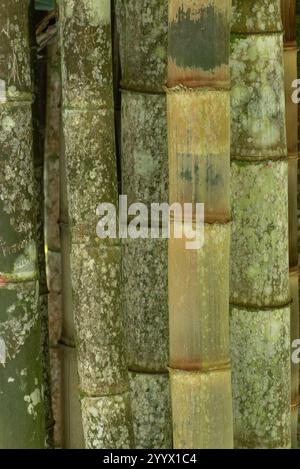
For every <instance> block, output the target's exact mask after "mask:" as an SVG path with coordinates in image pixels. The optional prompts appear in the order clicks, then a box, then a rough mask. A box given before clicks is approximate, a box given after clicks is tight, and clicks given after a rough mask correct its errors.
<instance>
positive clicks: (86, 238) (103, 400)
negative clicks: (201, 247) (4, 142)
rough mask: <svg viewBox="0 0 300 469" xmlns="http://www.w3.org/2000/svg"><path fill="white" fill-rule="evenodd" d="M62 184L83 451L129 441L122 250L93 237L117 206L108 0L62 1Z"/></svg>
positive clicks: (116, 245) (129, 420)
mask: <svg viewBox="0 0 300 469" xmlns="http://www.w3.org/2000/svg"><path fill="white" fill-rule="evenodd" d="M60 4H61V14H60V20H61V41H62V87H63V129H64V144H65V158H66V181H67V191H68V202H69V221H70V231H71V278H72V291H73V301H74V316H75V327H76V342H77V346H78V369H79V377H80V388H81V407H82V418H83V430H84V436H85V444H86V447H87V448H119V449H122V448H123V449H124V448H129V447H130V446H131V445H132V444H133V443H132V429H131V414H130V401H129V387H128V376H127V367H126V360H125V353H124V344H123V328H122V326H123V318H122V314H121V311H122V308H121V298H120V295H119V292H120V286H121V249H120V246H119V245H118V243H117V241H115V240H110V239H106V240H100V239H99V238H97V236H96V226H97V223H98V219H97V215H96V209H97V206H98V205H99V204H100V203H101V202H109V203H112V204H114V205H115V206H117V203H118V185H117V170H116V155H115V133H114V105H113V82H112V54H111V3H110V0H92V1H91V0H79V1H77V2H70V1H69V0H62V1H61V2H60Z"/></svg>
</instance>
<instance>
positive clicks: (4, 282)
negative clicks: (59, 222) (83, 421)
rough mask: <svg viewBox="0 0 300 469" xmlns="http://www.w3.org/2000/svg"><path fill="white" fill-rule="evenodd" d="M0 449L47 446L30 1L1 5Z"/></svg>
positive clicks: (10, 2)
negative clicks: (37, 231)
mask: <svg viewBox="0 0 300 469" xmlns="http://www.w3.org/2000/svg"><path fill="white" fill-rule="evenodd" d="M0 57H1V59H2V60H1V62H0V89H1V91H0V123H1V124H0V125H1V132H0V142H1V152H0V183H1V191H0V193H1V200H0V218H1V231H0V245H1V251H0V304H1V315H0V355H1V358H0V362H1V369H0V394H1V405H0V447H1V448H43V447H44V444H45V418H44V406H43V403H44V399H43V392H42V357H41V315H40V312H39V306H38V305H39V291H38V272H37V235H36V201H35V192H34V191H35V184H34V167H33V151H32V137H33V135H32V111H31V102H32V89H31V85H32V83H31V67H30V62H31V60H30V46H29V2H28V1H23V2H19V1H17V0H9V1H2V2H1V4H0Z"/></svg>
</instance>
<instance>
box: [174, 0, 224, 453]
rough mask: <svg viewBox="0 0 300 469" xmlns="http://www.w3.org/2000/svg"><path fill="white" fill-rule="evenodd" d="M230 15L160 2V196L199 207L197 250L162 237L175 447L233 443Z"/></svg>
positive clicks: (207, 6) (201, 5)
mask: <svg viewBox="0 0 300 469" xmlns="http://www.w3.org/2000/svg"><path fill="white" fill-rule="evenodd" d="M230 14H231V1H230V0H228V1H223V2H218V1H210V0H208V1H204V0H201V1H197V2H196V1H193V0H186V1H179V0H170V1H169V45H168V46H169V51H168V92H167V105H168V141H169V178H170V190H169V194H170V195H169V199H170V204H172V203H174V202H180V203H182V204H183V203H193V204H196V203H204V204H205V224H204V232H205V240H204V246H203V247H202V248H201V249H197V250H187V249H186V245H185V241H186V239H175V238H171V239H170V241H169V312H170V378H171V398H172V415H173V441H174V447H175V448H187V449H188V448H200V449H202V448H232V446H233V434H232V433H233V432H232V402H231V371H230V357H229V246H230V222H229V220H230V201H229V182H230V179H229V176H230V93H229V86H230V75H229V43H230V41H229V40H230ZM194 216H195V205H194V212H193V217H194ZM170 222H171V225H173V226H174V225H175V224H176V223H179V222H180V221H179V220H177V219H176V217H174V219H171V220H170ZM180 223H181V222H180ZM171 233H172V227H171Z"/></svg>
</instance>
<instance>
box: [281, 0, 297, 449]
mask: <svg viewBox="0 0 300 469" xmlns="http://www.w3.org/2000/svg"><path fill="white" fill-rule="evenodd" d="M281 13H282V20H283V29H284V70H285V107H286V136H287V149H288V159H289V161H288V164H289V191H288V194H289V266H290V293H291V300H292V304H291V345H292V344H293V342H294V340H295V339H298V338H299V270H298V249H297V243H298V232H297V230H298V214H297V196H298V181H297V173H298V105H297V103H295V102H293V99H292V95H293V92H294V88H293V82H294V80H296V79H297V38H296V0H284V1H283V0H281ZM291 351H292V352H293V347H292V346H291ZM291 366H292V375H291V377H292V381H291V418H292V423H291V431H292V448H297V427H298V408H299V365H298V364H296V363H293V362H292V365H291Z"/></svg>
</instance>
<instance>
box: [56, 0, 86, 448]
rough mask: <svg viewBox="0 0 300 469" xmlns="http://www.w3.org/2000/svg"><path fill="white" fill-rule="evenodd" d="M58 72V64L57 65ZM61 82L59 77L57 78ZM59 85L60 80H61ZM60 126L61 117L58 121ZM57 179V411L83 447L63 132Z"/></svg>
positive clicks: (66, 431) (72, 443)
mask: <svg viewBox="0 0 300 469" xmlns="http://www.w3.org/2000/svg"><path fill="white" fill-rule="evenodd" d="M56 3H57V7H58V6H59V8H58V15H59V16H60V13H61V5H60V2H59V1H57V2H56ZM61 50H62V31H60V54H61ZM60 73H61V67H60ZM60 81H61V82H62V77H61V79H60ZM61 86H62V83H61ZM59 125H60V127H61V131H62V130H63V129H62V116H60V123H59ZM59 153H60V178H59V183H60V186H59V200H60V205H59V223H60V244H61V273H62V276H61V289H62V303H61V306H62V326H61V327H62V329H61V339H60V348H61V354H62V366H61V391H62V396H61V412H62V447H63V448H69V449H81V448H84V436H83V428H82V415H81V405H80V398H79V397H80V396H79V378H78V366H77V350H76V346H75V323H74V311H73V301H72V282H71V261H70V250H71V234H70V223H69V204H68V195H67V168H66V158H65V148H64V139H63V135H60V142H59Z"/></svg>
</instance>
